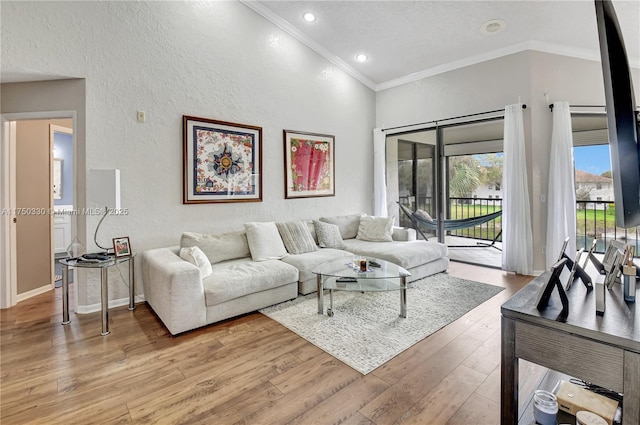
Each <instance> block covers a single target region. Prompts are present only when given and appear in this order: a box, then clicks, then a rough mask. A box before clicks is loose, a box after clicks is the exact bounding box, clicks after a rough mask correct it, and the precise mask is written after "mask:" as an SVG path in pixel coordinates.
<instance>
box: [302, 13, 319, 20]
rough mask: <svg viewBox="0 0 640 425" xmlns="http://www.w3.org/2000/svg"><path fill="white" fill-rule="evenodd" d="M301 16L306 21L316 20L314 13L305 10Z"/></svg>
mask: <svg viewBox="0 0 640 425" xmlns="http://www.w3.org/2000/svg"><path fill="white" fill-rule="evenodd" d="M302 18H303V19H304V20H305V21H307V22H313V21H315V20H316V15H314V14H313V13H311V12H307V13H305V14H304V15H302Z"/></svg>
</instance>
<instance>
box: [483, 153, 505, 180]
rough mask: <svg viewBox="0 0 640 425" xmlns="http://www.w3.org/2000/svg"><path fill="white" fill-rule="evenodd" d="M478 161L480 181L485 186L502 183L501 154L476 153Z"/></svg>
mask: <svg viewBox="0 0 640 425" xmlns="http://www.w3.org/2000/svg"><path fill="white" fill-rule="evenodd" d="M477 158H478V160H479V161H480V164H481V168H480V183H481V184H483V185H487V186H496V185H499V184H502V169H503V164H504V161H503V158H504V157H503V156H502V155H498V154H496V153H485V154H482V155H477Z"/></svg>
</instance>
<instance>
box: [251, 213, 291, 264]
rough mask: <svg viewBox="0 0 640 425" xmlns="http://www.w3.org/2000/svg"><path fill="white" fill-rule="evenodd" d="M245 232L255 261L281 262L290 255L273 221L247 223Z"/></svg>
mask: <svg viewBox="0 0 640 425" xmlns="http://www.w3.org/2000/svg"><path fill="white" fill-rule="evenodd" d="M244 230H245V232H247V241H248V242H249V251H251V258H253V261H266V260H279V259H280V258H282V257H286V256H287V255H288V253H287V249H286V248H285V246H284V243H283V242H282V238H281V237H280V233H278V228H277V227H276V223H274V222H273V221H267V222H257V221H256V222H249V223H245V224H244Z"/></svg>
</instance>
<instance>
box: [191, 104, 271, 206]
mask: <svg viewBox="0 0 640 425" xmlns="http://www.w3.org/2000/svg"><path fill="white" fill-rule="evenodd" d="M182 128H183V137H182V139H183V199H182V201H183V204H203V203H226V202H262V127H257V126H253V125H246V124H236V123H231V122H226V121H218V120H212V119H207V118H198V117H192V116H188V115H183V117H182Z"/></svg>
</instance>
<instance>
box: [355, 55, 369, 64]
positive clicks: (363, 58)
mask: <svg viewBox="0 0 640 425" xmlns="http://www.w3.org/2000/svg"><path fill="white" fill-rule="evenodd" d="M367 59H369V58H368V57H367V55H365V54H364V53H359V54H357V55H356V60H357V61H358V62H366V61H367Z"/></svg>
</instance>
